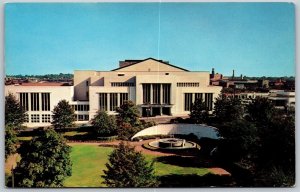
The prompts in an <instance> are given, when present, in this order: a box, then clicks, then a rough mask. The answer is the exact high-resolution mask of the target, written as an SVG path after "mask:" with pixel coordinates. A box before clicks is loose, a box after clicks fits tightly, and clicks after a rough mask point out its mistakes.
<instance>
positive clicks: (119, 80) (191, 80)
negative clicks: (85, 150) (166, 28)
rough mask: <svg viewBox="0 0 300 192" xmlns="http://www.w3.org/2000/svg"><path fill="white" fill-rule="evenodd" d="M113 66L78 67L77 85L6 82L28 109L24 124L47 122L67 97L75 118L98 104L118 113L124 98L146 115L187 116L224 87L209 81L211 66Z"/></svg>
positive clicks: (83, 118)
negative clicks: (108, 68)
mask: <svg viewBox="0 0 300 192" xmlns="http://www.w3.org/2000/svg"><path fill="white" fill-rule="evenodd" d="M119 64H120V67H119V68H116V69H114V70H111V71H94V70H86V71H83V70H75V72H74V85H73V86H64V85H65V84H49V83H22V84H14V85H6V86H5V95H8V93H13V94H14V95H15V96H16V97H17V98H18V99H19V100H20V103H21V105H22V107H23V108H24V109H25V110H26V111H27V113H26V114H27V118H26V123H25V125H26V126H28V127H37V126H48V125H50V122H51V120H52V117H51V114H52V111H53V109H54V106H55V105H57V103H58V102H59V101H60V100H62V99H65V100H67V101H69V102H70V104H71V105H72V106H73V107H74V109H75V111H76V115H77V121H76V123H87V122H88V121H89V120H90V119H92V118H93V117H94V115H95V114H96V112H97V111H98V110H105V111H107V112H108V113H109V114H116V108H117V107H119V106H120V105H122V104H123V103H124V101H126V100H132V101H133V102H135V104H136V105H137V107H138V109H139V110H140V112H141V114H142V116H144V117H148V116H186V115H188V114H189V112H190V109H191V106H192V103H193V102H194V101H195V99H197V98H202V99H203V101H204V102H205V104H206V106H207V108H208V109H209V111H212V110H213V103H214V101H215V99H216V97H218V95H219V94H220V93H221V89H222V87H219V86H211V85H210V74H209V72H192V71H188V70H186V69H183V68H180V67H177V66H174V65H171V64H169V62H166V61H163V60H156V59H153V58H148V59H145V60H125V61H120V63H119Z"/></svg>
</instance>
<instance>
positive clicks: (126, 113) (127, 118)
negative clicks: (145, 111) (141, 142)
mask: <svg viewBox="0 0 300 192" xmlns="http://www.w3.org/2000/svg"><path fill="white" fill-rule="evenodd" d="M116 111H117V112H118V115H117V123H118V125H120V124H121V123H130V125H131V126H132V127H136V126H140V124H141V123H140V120H139V117H140V112H139V110H138V108H137V107H136V105H135V104H134V103H133V102H132V101H130V100H129V101H124V103H123V104H122V105H121V106H120V107H118V108H117V110H116Z"/></svg>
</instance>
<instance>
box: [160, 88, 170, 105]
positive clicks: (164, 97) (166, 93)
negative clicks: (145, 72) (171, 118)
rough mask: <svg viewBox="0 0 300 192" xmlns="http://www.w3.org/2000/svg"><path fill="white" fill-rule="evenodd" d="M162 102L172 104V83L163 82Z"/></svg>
mask: <svg viewBox="0 0 300 192" xmlns="http://www.w3.org/2000/svg"><path fill="white" fill-rule="evenodd" d="M162 91H163V92H162V94H163V95H162V103H163V104H170V103H171V102H170V95H171V94H170V93H171V84H162Z"/></svg>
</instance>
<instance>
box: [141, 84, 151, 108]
mask: <svg viewBox="0 0 300 192" xmlns="http://www.w3.org/2000/svg"><path fill="white" fill-rule="evenodd" d="M142 87H143V103H144V104H145V103H151V91H150V89H151V84H143V85H142Z"/></svg>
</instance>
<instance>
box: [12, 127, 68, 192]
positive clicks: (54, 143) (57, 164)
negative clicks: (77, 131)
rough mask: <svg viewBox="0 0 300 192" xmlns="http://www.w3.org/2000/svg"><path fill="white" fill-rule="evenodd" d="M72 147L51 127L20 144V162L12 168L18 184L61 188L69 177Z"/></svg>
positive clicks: (19, 185) (18, 185) (20, 185)
mask: <svg viewBox="0 0 300 192" xmlns="http://www.w3.org/2000/svg"><path fill="white" fill-rule="evenodd" d="M70 152H71V148H70V147H69V146H68V145H67V144H66V142H65V139H64V138H63V137H62V136H61V135H60V134H58V133H56V132H55V131H54V130H53V129H48V130H46V131H43V132H42V134H41V136H38V137H34V138H33V139H32V140H31V141H29V142H28V143H23V144H22V145H21V147H20V148H19V150H18V153H19V154H20V155H21V161H20V162H19V163H18V164H17V167H16V169H15V170H14V176H15V184H16V186H17V187H62V186H63V181H64V179H65V177H67V176H71V173H72V163H71V160H70V156H69V155H70Z"/></svg>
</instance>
